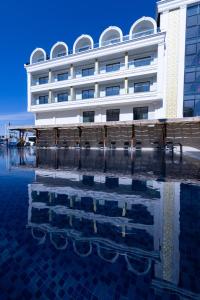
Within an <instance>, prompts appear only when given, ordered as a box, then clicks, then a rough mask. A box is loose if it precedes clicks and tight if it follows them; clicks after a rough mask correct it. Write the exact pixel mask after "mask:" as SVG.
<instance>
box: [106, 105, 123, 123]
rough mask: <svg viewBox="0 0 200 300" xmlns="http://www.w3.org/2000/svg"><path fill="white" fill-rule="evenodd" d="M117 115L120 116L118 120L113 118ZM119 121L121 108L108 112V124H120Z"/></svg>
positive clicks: (108, 110)
mask: <svg viewBox="0 0 200 300" xmlns="http://www.w3.org/2000/svg"><path fill="white" fill-rule="evenodd" d="M111 112H112V113H111ZM115 113H116V115H117V116H118V118H116V119H115V118H112V117H113V116H114V115H115ZM119 120H120V109H119V108H115V109H107V110H106V122H118V121H119Z"/></svg>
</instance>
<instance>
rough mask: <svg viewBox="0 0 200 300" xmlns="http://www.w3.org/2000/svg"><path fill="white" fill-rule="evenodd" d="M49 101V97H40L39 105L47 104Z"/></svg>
mask: <svg viewBox="0 0 200 300" xmlns="http://www.w3.org/2000/svg"><path fill="white" fill-rule="evenodd" d="M48 101H49V96H48V95H45V96H39V104H47V103H48Z"/></svg>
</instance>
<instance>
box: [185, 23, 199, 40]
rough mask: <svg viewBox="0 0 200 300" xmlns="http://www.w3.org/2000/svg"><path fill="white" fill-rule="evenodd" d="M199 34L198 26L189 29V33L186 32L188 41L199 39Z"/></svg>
mask: <svg viewBox="0 0 200 300" xmlns="http://www.w3.org/2000/svg"><path fill="white" fill-rule="evenodd" d="M198 34H199V27H198V26H192V27H189V28H187V32H186V37H187V40H188V39H194V38H197V37H198Z"/></svg>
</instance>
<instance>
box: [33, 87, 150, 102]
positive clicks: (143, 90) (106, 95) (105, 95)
mask: <svg viewBox="0 0 200 300" xmlns="http://www.w3.org/2000/svg"><path fill="white" fill-rule="evenodd" d="M153 92H156V89H155V90H150V87H148V88H146V86H144V88H143V87H141V88H140V89H139V90H138V89H136V90H135V91H134V90H132V89H131V88H129V90H128V93H126V92H125V89H123V88H122V89H120V91H119V92H118V93H114V92H113V93H106V90H105V91H104V92H103V93H102V94H100V95H99V96H98V97H97V96H96V94H95V93H94V94H93V95H91V97H84V96H83V95H82V96H81V97H80V98H77V97H76V96H75V97H73V98H72V97H71V95H69V96H68V97H67V98H66V99H65V100H63V101H58V100H57V101H55V99H54V98H52V101H51V102H48V101H47V102H41V101H40V100H39V99H38V98H37V99H33V100H32V106H34V105H44V104H55V103H59V102H69V101H70V102H74V101H81V100H84V101H87V100H92V99H98V98H110V97H118V96H127V95H138V94H140V93H142V94H143V93H145V94H148V93H153Z"/></svg>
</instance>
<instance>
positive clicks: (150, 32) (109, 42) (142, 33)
mask: <svg viewBox="0 0 200 300" xmlns="http://www.w3.org/2000/svg"><path fill="white" fill-rule="evenodd" d="M158 32H160V29H159V28H157V32H156V33H158ZM153 34H155V32H154V30H153V29H150V30H145V31H140V32H136V33H133V34H132V35H125V36H123V37H122V39H120V38H117V39H111V40H106V41H103V42H102V43H101V45H100V44H99V43H95V44H94V46H93V47H91V45H86V46H85V47H81V48H76V49H75V53H74V51H73V50H69V51H68V54H66V55H65V53H63V54H64V55H62V56H60V55H59V56H57V57H54V58H52V59H51V60H58V59H63V58H65V57H67V56H69V55H77V54H82V53H84V52H88V51H91V50H93V49H98V48H103V47H110V46H113V45H117V44H122V43H126V42H129V41H134V40H137V39H139V38H146V37H147V36H150V35H153ZM48 59H49V58H48ZM42 61H43V62H44V60H41V61H37V62H35V63H39V62H42Z"/></svg>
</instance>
